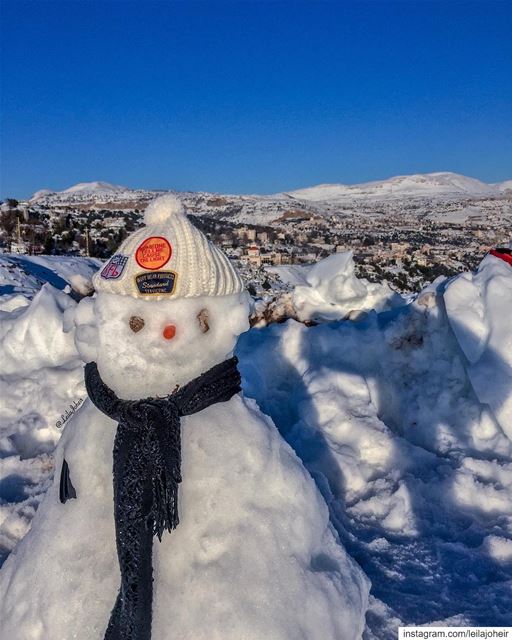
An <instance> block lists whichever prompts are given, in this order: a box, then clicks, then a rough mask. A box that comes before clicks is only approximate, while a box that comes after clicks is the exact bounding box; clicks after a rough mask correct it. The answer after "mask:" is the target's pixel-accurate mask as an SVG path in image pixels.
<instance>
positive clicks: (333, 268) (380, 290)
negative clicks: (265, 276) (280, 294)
mask: <svg viewBox="0 0 512 640" xmlns="http://www.w3.org/2000/svg"><path fill="white" fill-rule="evenodd" d="M354 269H355V265H354V260H353V254H352V252H351V251H347V252H345V253H335V254H333V255H331V256H329V257H328V258H324V259H323V260H320V261H319V262H317V263H315V264H314V265H311V266H310V265H307V266H306V265H293V266H284V267H269V268H268V270H269V271H271V272H273V273H276V274H278V275H279V277H280V278H281V279H282V280H283V281H284V282H288V283H290V284H291V285H293V286H294V290H293V293H292V304H293V306H294V308H295V310H296V313H297V318H298V319H299V320H301V321H305V320H314V321H330V320H340V319H342V318H345V317H347V316H349V315H350V314H351V313H355V312H358V311H369V310H371V309H375V310H377V311H382V310H384V309H389V308H391V307H395V306H397V305H400V304H403V303H404V300H403V298H402V297H401V296H400V295H399V294H397V293H396V292H394V291H392V290H391V289H390V288H389V286H388V285H387V284H376V283H372V282H368V280H365V279H359V278H357V277H356V275H355V272H354Z"/></svg>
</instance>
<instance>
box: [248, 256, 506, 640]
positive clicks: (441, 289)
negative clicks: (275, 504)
mask: <svg viewBox="0 0 512 640" xmlns="http://www.w3.org/2000/svg"><path fill="white" fill-rule="evenodd" d="M510 287H512V269H511V268H510V267H509V266H508V265H507V264H506V263H505V262H503V261H501V260H498V259H496V258H492V257H490V256H489V257H487V258H485V260H484V261H483V263H482V264H481V266H480V268H479V269H478V271H477V273H476V274H464V275H461V276H459V277H458V278H455V279H453V280H451V281H449V282H446V281H444V282H443V281H442V280H440V281H438V282H436V283H435V284H433V285H431V286H430V287H429V288H428V289H427V290H425V291H424V292H422V294H420V295H419V296H418V298H417V300H416V301H414V302H413V303H411V304H408V305H405V306H401V307H398V308H394V309H391V310H389V311H385V312H383V313H379V314H369V315H368V316H367V317H366V318H365V319H363V320H361V321H359V322H357V323H355V322H351V321H349V320H345V321H341V322H332V323H329V324H320V325H318V326H315V327H310V328H308V327H305V326H304V325H303V324H300V323H297V322H295V321H293V320H289V321H288V322H286V323H284V324H279V325H278V324H273V325H270V326H268V327H266V328H263V329H258V330H255V331H250V332H248V333H247V334H245V335H244V336H242V337H241V340H240V342H239V346H238V350H237V354H238V356H239V358H240V361H241V371H242V376H243V380H244V391H245V394H246V395H247V396H249V397H252V398H254V399H256V401H257V402H258V404H259V405H260V406H261V408H262V410H263V411H265V413H267V414H268V415H270V416H271V417H272V419H273V420H274V422H275V423H276V426H277V427H278V429H279V430H280V432H281V434H282V435H283V436H284V438H285V439H286V440H287V441H288V442H289V443H290V445H291V446H292V447H293V449H294V450H295V452H296V453H297V455H298V456H299V457H300V458H301V459H302V461H303V462H304V464H305V466H306V467H307V468H308V469H309V471H310V473H311V474H312V476H313V477H314V479H315V481H316V483H317V486H318V487H319V489H320V491H321V492H322V494H323V496H324V498H325V500H326V502H327V503H328V505H329V509H330V513H331V522H332V523H333V525H334V526H335V527H336V530H337V531H338V534H339V536H340V539H341V540H342V542H343V544H344V546H345V548H346V549H347V550H348V552H349V553H350V554H351V555H352V556H353V557H357V559H358V562H359V563H360V565H361V566H362V568H363V569H364V571H365V573H366V575H368V577H369V578H370V579H371V581H372V589H371V599H370V609H369V611H368V613H367V629H366V632H365V637H367V638H370V639H378V640H382V639H386V640H387V639H388V638H389V639H391V638H394V637H396V627H397V626H399V625H404V624H432V623H434V622H436V621H440V620H445V621H447V622H446V624H448V625H451V624H455V625H456V624H458V622H457V621H460V620H465V621H466V623H467V624H471V625H477V626H484V625H497V624H504V625H507V624H509V623H510V588H509V585H510V583H511V581H512V563H511V561H510V557H511V556H510V554H511V545H512V525H511V520H510V513H511V510H512V497H511V496H512V440H511V437H510V436H511V429H512V422H511V420H510V409H509V408H510V400H511V398H512V382H511V380H510V375H511V371H512V369H511V366H510V357H511V355H510V354H511V353H512V348H511V343H510V332H511V328H510V322H509V318H510V317H511V313H512V299H511V297H510ZM479 298H480V301H479V300H478V299H479ZM480 368H481V369H480ZM468 577H469V578H468Z"/></svg>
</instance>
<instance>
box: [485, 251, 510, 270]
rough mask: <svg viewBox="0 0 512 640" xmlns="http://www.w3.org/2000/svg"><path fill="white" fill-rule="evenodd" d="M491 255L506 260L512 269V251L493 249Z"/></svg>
mask: <svg viewBox="0 0 512 640" xmlns="http://www.w3.org/2000/svg"><path fill="white" fill-rule="evenodd" d="M489 253H490V254H491V256H494V257H495V258H500V259H501V260H505V262H508V264H509V265H510V266H511V267H512V251H511V250H510V249H491V250H490V251H489Z"/></svg>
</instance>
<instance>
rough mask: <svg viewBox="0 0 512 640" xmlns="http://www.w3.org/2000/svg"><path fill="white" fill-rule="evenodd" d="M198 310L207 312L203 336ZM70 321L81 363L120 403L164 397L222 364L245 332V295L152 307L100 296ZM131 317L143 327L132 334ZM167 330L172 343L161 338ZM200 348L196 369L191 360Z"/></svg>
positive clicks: (146, 302)
mask: <svg viewBox="0 0 512 640" xmlns="http://www.w3.org/2000/svg"><path fill="white" fill-rule="evenodd" d="M202 309H207V312H208V324H209V327H210V328H209V331H208V333H205V334H203V333H202V332H201V328H200V325H199V322H198V321H197V316H198V314H199V313H200V311H201V310H202ZM74 315H75V323H76V327H77V328H76V334H75V335H76V345H77V347H78V350H79V352H80V354H81V356H82V358H83V359H84V360H85V361H86V362H90V361H94V362H96V363H97V365H98V371H99V372H100V375H101V377H102V379H103V381H104V382H105V383H106V384H107V385H108V386H109V387H110V388H111V389H113V390H114V391H115V392H116V393H117V394H118V395H119V396H120V397H122V398H125V399H132V398H141V397H143V398H144V397H148V396H166V395H168V394H169V393H171V392H172V391H173V389H174V388H175V387H176V385H180V386H181V385H183V384H186V383H187V382H189V380H192V379H193V378H195V377H196V376H197V375H199V374H200V373H202V372H203V371H206V370H208V369H210V368H211V367H213V366H214V365H215V364H217V363H218V362H221V361H223V360H225V359H226V358H227V357H228V356H229V354H230V352H231V351H232V350H233V345H234V344H235V342H236V339H237V337H238V335H239V333H241V332H242V331H245V330H246V329H248V328H249V322H248V319H247V318H248V315H249V306H248V299H247V298H246V295H245V294H244V295H243V296H239V295H232V296H218V297H216V298H209V297H204V296H200V297H196V298H184V299H182V300H180V303H179V304H177V303H176V301H175V300H161V301H158V304H157V303H156V302H155V301H154V300H144V299H137V298H132V297H131V296H123V297H121V296H118V295H116V294H112V293H104V292H101V293H98V294H97V295H96V297H95V298H87V299H84V300H83V301H82V302H81V303H80V305H79V306H78V307H77V308H76V312H75V314H74ZM131 317H137V318H142V320H143V321H144V326H143V328H142V329H141V330H140V331H138V332H137V333H134V332H133V331H132V329H131V328H130V325H129V322H130V318H131ZM167 325H173V326H175V327H176V335H175V337H174V338H173V339H172V340H166V339H165V338H164V337H163V330H164V328H165V327H166V326H167ZM201 346H202V351H201V360H200V364H199V365H198V362H197V357H194V354H196V353H197V349H198V348H199V347H201ZM198 366H199V367H200V370H199V371H198V370H197V369H198Z"/></svg>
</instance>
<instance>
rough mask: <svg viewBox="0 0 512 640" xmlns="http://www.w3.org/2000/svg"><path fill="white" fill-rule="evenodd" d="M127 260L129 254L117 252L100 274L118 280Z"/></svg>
mask: <svg viewBox="0 0 512 640" xmlns="http://www.w3.org/2000/svg"><path fill="white" fill-rule="evenodd" d="M127 262H128V256H123V255H122V254H120V253H116V255H114V256H112V257H111V258H110V260H109V261H108V262H107V264H106V265H105V266H104V267H103V270H102V272H101V273H100V276H101V277H102V278H105V280H116V279H117V278H119V276H120V275H121V274H122V273H123V271H124V268H125V266H126V263H127Z"/></svg>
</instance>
